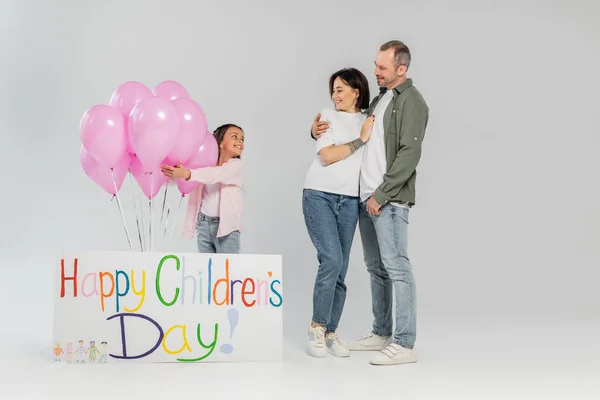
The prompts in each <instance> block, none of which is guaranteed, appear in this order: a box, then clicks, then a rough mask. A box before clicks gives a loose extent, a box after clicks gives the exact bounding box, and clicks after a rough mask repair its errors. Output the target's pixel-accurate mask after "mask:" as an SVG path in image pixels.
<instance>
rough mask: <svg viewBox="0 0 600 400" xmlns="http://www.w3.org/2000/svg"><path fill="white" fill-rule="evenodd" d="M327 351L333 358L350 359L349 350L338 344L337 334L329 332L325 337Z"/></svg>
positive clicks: (340, 343)
mask: <svg viewBox="0 0 600 400" xmlns="http://www.w3.org/2000/svg"><path fill="white" fill-rule="evenodd" d="M325 343H326V344H327V351H328V352H329V354H331V355H332V356H335V357H350V350H348V348H347V347H346V346H344V345H343V344H342V342H340V338H339V337H338V335H337V333H335V332H329V333H328V334H327V336H326V337H325Z"/></svg>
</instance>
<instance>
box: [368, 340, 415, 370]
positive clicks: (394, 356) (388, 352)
mask: <svg viewBox="0 0 600 400" xmlns="http://www.w3.org/2000/svg"><path fill="white" fill-rule="evenodd" d="M416 362H417V355H416V353H415V351H414V350H413V349H407V348H406V347H402V346H400V345H399V344H396V343H391V344H390V345H389V346H387V347H386V348H385V349H383V350H381V352H380V353H379V354H377V355H376V356H375V357H373V359H372V360H371V361H369V363H371V364H373V365H397V364H408V363H416Z"/></svg>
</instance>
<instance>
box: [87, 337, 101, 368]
mask: <svg viewBox="0 0 600 400" xmlns="http://www.w3.org/2000/svg"><path fill="white" fill-rule="evenodd" d="M86 353H89V355H88V358H89V360H90V362H91V363H93V362H96V358H97V356H98V348H97V347H96V342H94V341H93V340H92V341H91V342H90V347H88V349H87V350H86Z"/></svg>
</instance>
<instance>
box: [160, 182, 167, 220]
mask: <svg viewBox="0 0 600 400" xmlns="http://www.w3.org/2000/svg"><path fill="white" fill-rule="evenodd" d="M168 191H169V181H167V182H166V183H165V195H164V197H163V204H162V211H161V212H160V223H161V224H162V222H163V218H164V216H165V203H166V202H167V192H168Z"/></svg>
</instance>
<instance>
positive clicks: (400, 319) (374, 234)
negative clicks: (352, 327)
mask: <svg viewBox="0 0 600 400" xmlns="http://www.w3.org/2000/svg"><path fill="white" fill-rule="evenodd" d="M410 62H411V54H410V50H409V48H408V47H407V46H406V45H405V44H404V43H402V42H400V41H397V40H393V41H390V42H387V43H385V44H383V45H382V46H381V47H380V49H379V51H378V53H377V57H376V60H375V76H376V77H377V84H378V85H379V87H380V93H379V95H378V96H377V97H376V98H375V99H374V100H373V101H372V102H371V104H370V106H369V109H368V110H367V113H368V114H373V115H374V116H375V124H374V126H373V132H372V135H371V140H370V141H369V142H368V143H367V144H366V145H365V149H364V152H363V159H362V163H361V174H360V201H361V203H360V211H359V212H360V215H359V229H360V234H361V239H362V244H363V252H364V258H365V264H366V265H367V270H368V272H369V274H370V278H371V297H372V310H373V316H374V322H373V328H372V331H371V332H370V333H369V334H367V335H365V336H363V337H362V338H361V339H358V340H357V341H355V342H351V343H348V344H347V345H348V348H349V349H350V350H355V351H379V353H378V354H377V355H376V356H375V357H373V358H372V359H371V360H370V363H371V364H374V365H395V364H403V363H412V362H416V361H417V357H416V354H415V353H414V344H415V340H416V322H417V319H416V287H415V281H414V278H413V273H412V266H411V263H410V260H409V258H408V254H407V233H408V214H409V210H410V208H411V207H412V206H413V205H414V204H415V181H416V177H417V173H416V168H417V164H418V163H419V159H420V158H421V145H422V141H423V137H424V135H425V130H426V128H427V123H428V120H429V108H428V106H427V103H426V102H425V100H424V99H423V96H421V94H420V93H419V91H418V90H417V89H416V88H415V86H413V82H412V79H409V78H407V76H406V73H407V70H408V68H409V67H410ZM319 119H320V116H317V118H316V119H315V121H314V123H313V125H312V129H311V134H312V136H313V138H316V139H318V138H319V137H320V135H321V134H323V133H324V132H325V131H326V130H327V128H328V127H329V124H328V123H327V122H322V121H319ZM392 293H395V295H396V309H395V311H396V313H395V322H396V327H395V330H393V321H392V315H393V314H392V305H393V294H392Z"/></svg>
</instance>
